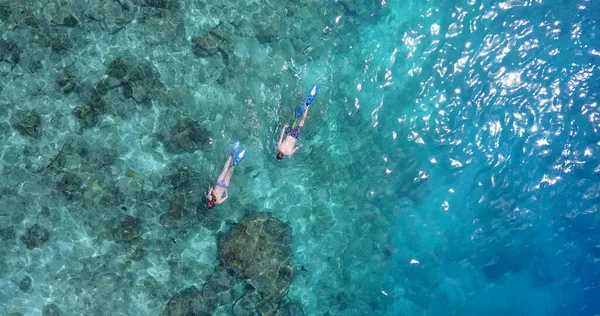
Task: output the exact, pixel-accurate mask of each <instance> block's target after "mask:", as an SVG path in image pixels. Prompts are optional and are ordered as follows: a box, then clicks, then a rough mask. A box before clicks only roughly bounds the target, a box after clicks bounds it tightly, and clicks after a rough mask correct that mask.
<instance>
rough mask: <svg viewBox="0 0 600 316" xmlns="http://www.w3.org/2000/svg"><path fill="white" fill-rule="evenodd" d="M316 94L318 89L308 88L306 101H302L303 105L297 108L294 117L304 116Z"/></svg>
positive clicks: (314, 86) (315, 86)
mask: <svg viewBox="0 0 600 316" xmlns="http://www.w3.org/2000/svg"><path fill="white" fill-rule="evenodd" d="M318 92H319V88H318V87H317V85H313V86H312V87H311V88H310V91H309V92H308V96H307V97H306V101H304V104H300V106H298V109H297V110H296V117H300V116H302V115H303V114H304V111H305V110H306V108H307V107H308V106H309V105H310V104H311V103H312V101H313V100H314V99H315V97H316V96H317V93H318Z"/></svg>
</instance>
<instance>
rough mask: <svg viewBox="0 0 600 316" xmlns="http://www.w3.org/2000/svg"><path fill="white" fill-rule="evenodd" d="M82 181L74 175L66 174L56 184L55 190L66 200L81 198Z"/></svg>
mask: <svg viewBox="0 0 600 316" xmlns="http://www.w3.org/2000/svg"><path fill="white" fill-rule="evenodd" d="M82 184H83V180H81V178H80V177H79V176H78V175H76V174H74V173H67V174H65V175H64V176H63V177H62V178H61V179H60V180H58V181H57V182H56V190H57V191H58V192H60V193H62V194H63V195H64V196H65V197H66V198H67V200H70V199H73V198H75V197H79V196H81V194H82V192H81V185H82Z"/></svg>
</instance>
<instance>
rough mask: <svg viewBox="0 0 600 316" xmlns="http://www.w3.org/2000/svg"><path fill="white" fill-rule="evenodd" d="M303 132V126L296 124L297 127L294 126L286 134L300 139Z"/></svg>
mask: <svg viewBox="0 0 600 316" xmlns="http://www.w3.org/2000/svg"><path fill="white" fill-rule="evenodd" d="M301 134H302V126H296V127H294V128H292V129H291V130H290V131H289V132H287V134H286V135H288V136H292V137H294V138H295V139H299V138H300V135H301Z"/></svg>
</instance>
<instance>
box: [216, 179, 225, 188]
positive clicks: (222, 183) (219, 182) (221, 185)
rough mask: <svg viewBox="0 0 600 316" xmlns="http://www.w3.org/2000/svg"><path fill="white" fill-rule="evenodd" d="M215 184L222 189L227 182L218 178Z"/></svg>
mask: <svg viewBox="0 0 600 316" xmlns="http://www.w3.org/2000/svg"><path fill="white" fill-rule="evenodd" d="M217 186H219V187H221V188H223V189H227V182H225V180H219V181H217Z"/></svg>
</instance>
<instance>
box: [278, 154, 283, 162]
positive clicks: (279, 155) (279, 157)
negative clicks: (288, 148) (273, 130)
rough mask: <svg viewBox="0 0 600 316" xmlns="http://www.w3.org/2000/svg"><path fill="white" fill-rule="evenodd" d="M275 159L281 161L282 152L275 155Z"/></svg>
mask: <svg viewBox="0 0 600 316" xmlns="http://www.w3.org/2000/svg"><path fill="white" fill-rule="evenodd" d="M277 159H279V160H281V159H283V153H282V152H278V153H277Z"/></svg>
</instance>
